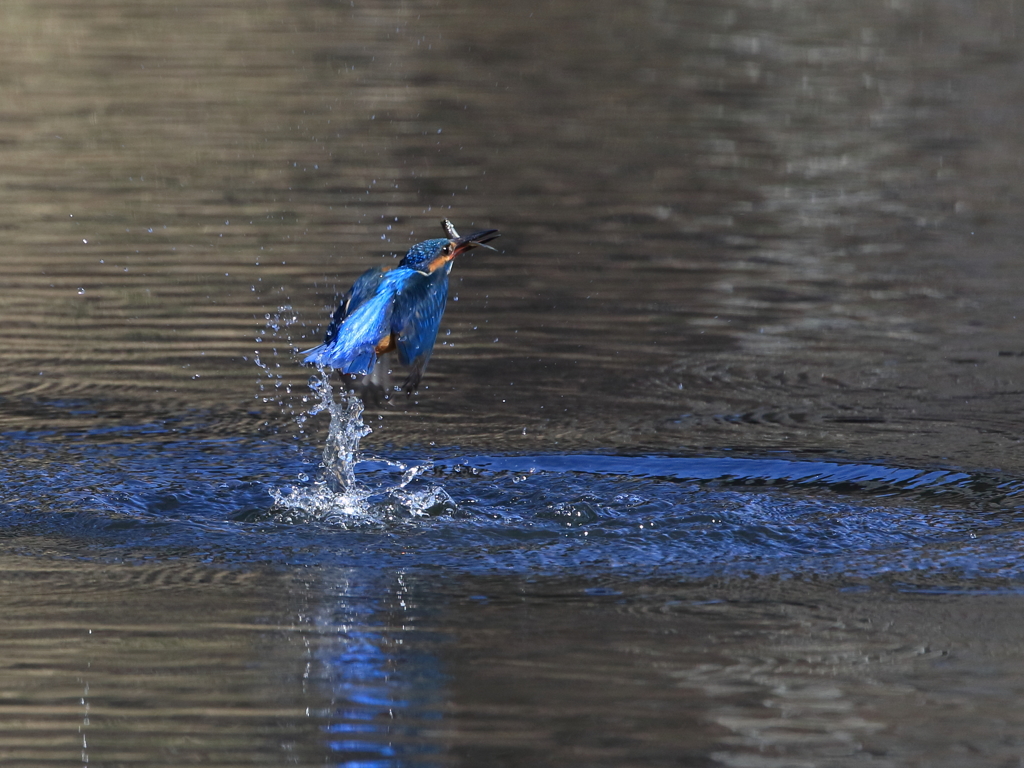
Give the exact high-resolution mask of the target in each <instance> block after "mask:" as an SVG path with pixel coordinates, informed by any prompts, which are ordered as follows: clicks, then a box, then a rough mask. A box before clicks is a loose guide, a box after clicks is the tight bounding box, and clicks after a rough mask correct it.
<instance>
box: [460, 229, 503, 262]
mask: <svg viewBox="0 0 1024 768" xmlns="http://www.w3.org/2000/svg"><path fill="white" fill-rule="evenodd" d="M496 237H501V233H500V232H498V230H496V229H482V230H480V231H479V232H474V233H472V234H470V235H461V236H460V237H453V238H452V240H451V241H452V242H453V243H454V244H455V250H454V251H452V258H455V257H456V256H458V255H459V254H460V253H465V252H466V251H469V250H472V249H473V248H476V247H477V246H478V245H479V246H482V247H484V248H487V249H488V250H491V251H493V250H496V249H494V248H492V247H491V246H489V245H487V243H489V242H491V240H493V239H494V238H496Z"/></svg>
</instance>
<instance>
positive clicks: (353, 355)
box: [303, 269, 404, 373]
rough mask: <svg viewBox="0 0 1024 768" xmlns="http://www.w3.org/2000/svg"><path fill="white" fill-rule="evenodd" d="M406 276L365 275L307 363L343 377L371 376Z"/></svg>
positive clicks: (376, 272)
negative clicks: (397, 295)
mask: <svg viewBox="0 0 1024 768" xmlns="http://www.w3.org/2000/svg"><path fill="white" fill-rule="evenodd" d="M403 277H404V276H396V275H395V273H394V272H384V271H383V270H381V269H371V270H369V271H368V272H364V273H363V275H362V276H360V278H359V279H358V280H356V282H355V283H354V284H353V286H352V288H350V289H349V291H348V293H346V294H345V297H344V299H343V300H342V302H341V305H340V306H339V307H338V308H337V309H336V310H335V311H334V315H333V316H332V317H331V324H330V326H329V327H328V329H327V335H326V336H325V338H324V343H323V344H321V345H320V346H318V347H314V348H313V349H311V350H309V351H308V352H307V353H306V357H305V360H304V361H303V362H305V363H307V364H308V363H314V364H316V365H320V366H324V367H328V368H337V369H339V370H341V372H342V373H369V372H370V371H371V370H373V364H374V363H375V362H376V360H377V351H376V347H377V344H378V343H379V342H380V340H381V339H383V338H384V337H386V336H387V335H388V334H389V333H391V325H392V322H391V316H392V314H393V309H394V305H395V296H396V294H397V292H398V288H399V287H400V285H401V283H402V278H403Z"/></svg>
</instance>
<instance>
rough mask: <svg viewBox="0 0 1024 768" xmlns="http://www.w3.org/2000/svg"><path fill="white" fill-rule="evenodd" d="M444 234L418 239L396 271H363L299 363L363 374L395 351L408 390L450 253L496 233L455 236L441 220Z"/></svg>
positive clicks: (433, 323) (418, 369) (437, 316)
mask: <svg viewBox="0 0 1024 768" xmlns="http://www.w3.org/2000/svg"><path fill="white" fill-rule="evenodd" d="M441 224H442V226H443V227H444V229H445V232H446V233H447V235H448V236H447V237H441V238H436V239H434V240H424V241H423V242H422V243H417V244H416V245H414V246H413V247H412V248H410V249H409V252H408V253H407V254H405V258H404V259H402V261H401V262H400V263H399V265H398V267H397V268H395V269H390V268H384V267H376V268H374V269H370V270H367V271H366V272H364V273H363V274H362V275H360V277H359V278H358V279H357V280H356V281H355V283H353V285H352V287H351V288H349V290H348V293H346V294H345V296H344V297H343V298H342V300H341V304H340V305H339V306H338V308H337V309H336V310H335V311H334V314H333V315H332V316H331V324H330V325H329V326H328V328H327V335H326V336H325V337H324V343H323V344H321V345H319V346H317V347H314V348H313V349H309V350H306V352H304V353H303V354H305V355H306V357H305V359H304V360H303V363H305V364H306V365H316V366H319V367H322V368H334V369H336V370H339V371H341V372H342V373H355V374H367V373H370V372H371V371H372V370H373V367H374V365H375V364H376V362H377V356H378V355H383V354H384V353H385V352H390V351H391V350H394V349H397V350H398V360H399V362H400V363H401V364H402V365H406V366H409V376H408V378H406V380H405V383H404V385H403V389H405V391H406V393H410V394H411V393H412V392H413V391H414V390H415V389H416V388H417V387H418V386H419V383H420V380H421V379H422V378H423V372H424V371H425V370H426V368H427V362H428V361H429V360H430V353H431V352H432V351H433V349H434V340H435V339H436V338H437V329H438V326H440V324H441V315H443V314H444V305H445V302H446V301H447V299H448V273H449V272H451V271H452V262H453V260H454V259H455V257H457V256H459V255H460V254H462V253H465V252H466V251H468V250H471V249H472V248H476V247H477V246H483V247H484V248H489V249H490V250H492V251H493V250H494V248H491V246H489V245H487V243H489V242H490V241H491V240H493V239H494V238H496V237H498V236H499V233H498V230H496V229H484V230H481V231H479V232H474V233H473V234H471V235H462V236H460V235H459V233H458V232H456V231H455V227H453V226H452V224H451V222H450V221H448V220H447V219H445V220H444V221H442V222H441Z"/></svg>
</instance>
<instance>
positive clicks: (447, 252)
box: [444, 243, 455, 256]
mask: <svg viewBox="0 0 1024 768" xmlns="http://www.w3.org/2000/svg"><path fill="white" fill-rule="evenodd" d="M454 250H455V245H454V244H453V243H448V245H446V246H445V247H444V255H445V256H451V255H452V251H454Z"/></svg>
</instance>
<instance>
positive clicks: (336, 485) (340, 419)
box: [270, 370, 455, 527]
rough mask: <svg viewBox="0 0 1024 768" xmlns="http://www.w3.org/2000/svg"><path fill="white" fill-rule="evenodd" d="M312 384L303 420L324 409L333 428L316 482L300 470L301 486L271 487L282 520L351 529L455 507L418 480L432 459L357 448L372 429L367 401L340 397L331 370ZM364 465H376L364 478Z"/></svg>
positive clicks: (343, 394) (445, 495)
mask: <svg viewBox="0 0 1024 768" xmlns="http://www.w3.org/2000/svg"><path fill="white" fill-rule="evenodd" d="M309 388H310V390H311V392H312V393H313V400H314V401H315V403H314V405H313V407H312V408H311V409H310V410H309V411H308V413H306V414H301V415H300V417H299V419H301V422H305V421H306V418H307V417H313V416H316V415H318V414H320V413H323V412H325V411H326V412H327V413H328V414H329V415H330V419H331V421H330V428H329V430H328V434H327V441H326V443H325V444H324V449H323V454H322V455H321V458H320V464H319V467H318V468H317V472H316V476H315V477H314V478H313V480H312V481H310V479H309V477H308V476H307V475H305V474H302V475H300V476H299V481H300V484H297V485H292V486H286V487H284V488H273V489H271V491H270V495H271V496H272V497H273V499H274V511H275V513H276V514H277V516H278V518H279V519H281V520H283V521H294V522H321V523H327V524H331V525H341V526H346V527H348V526H365V525H367V524H375V523H376V524H379V523H386V522H390V521H392V520H395V519H398V518H410V517H420V516H425V515H435V514H441V513H444V512H450V511H452V510H454V508H455V505H454V502H453V501H452V499H451V497H450V496H449V495H448V493H447V492H446V491H445V490H444V489H443V488H441V487H440V486H433V485H425V486H423V487H421V485H422V484H421V483H419V482H414V481H416V480H417V478H419V476H420V475H422V474H423V473H424V472H426V471H427V470H429V469H430V468H431V466H432V465H431V464H430V462H419V463H415V464H408V463H403V462H399V461H394V460H392V459H386V458H382V457H380V456H371V455H364V454H362V453H360V452H359V443H360V441H361V440H362V439H363V438H364V437H366V436H367V435H368V434H370V432H371V431H372V430H371V429H370V427H368V426H367V425H366V424H365V423H363V403H362V401H361V400H360V399H359V398H358V397H357V396H356V395H354V394H352V393H350V392H346V391H344V390H342V392H341V393H340V395H339V396H338V398H337V399H336V398H335V395H334V389H333V387H332V386H331V380H330V374H329V372H328V371H324V370H320V371H319V372H318V373H317V375H315V376H313V377H311V378H310V380H309ZM361 465H363V466H368V467H373V468H374V469H375V471H373V472H372V476H371V477H369V478H367V479H366V480H364V481H361V480H360V479H359V478H357V476H356V469H357V467H359V466H361ZM396 477H397V479H396Z"/></svg>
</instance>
